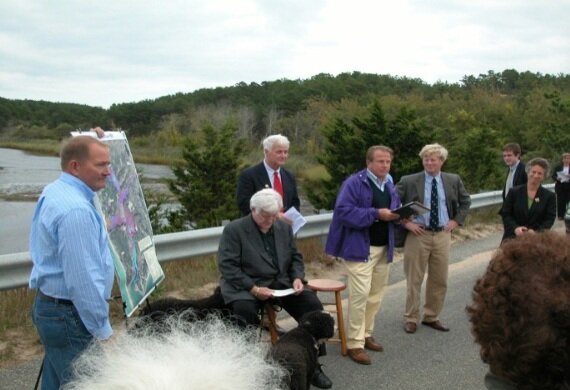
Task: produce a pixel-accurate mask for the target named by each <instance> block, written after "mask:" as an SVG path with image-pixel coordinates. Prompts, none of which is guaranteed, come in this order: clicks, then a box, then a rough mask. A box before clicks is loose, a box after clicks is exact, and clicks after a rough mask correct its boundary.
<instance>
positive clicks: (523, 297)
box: [466, 232, 570, 390]
mask: <svg viewBox="0 0 570 390" xmlns="http://www.w3.org/2000/svg"><path fill="white" fill-rule="evenodd" d="M466 310H467V313H468V316H469V320H470V321H471V324H472V333H473V335H474V337H475V341H476V342H477V343H478V344H479V345H480V346H481V351H480V354H481V358H482V360H483V361H484V362H485V363H487V364H488V365H489V369H490V370H489V373H488V374H487V375H486V376H485V386H486V388H487V389H523V390H524V389H535V390H536V389H538V390H540V389H545V390H546V389H548V390H554V389H570V239H569V238H567V236H566V235H563V234H560V233H556V232H546V233H542V234H534V235H522V236H520V237H517V238H515V239H513V240H508V241H506V242H505V243H503V245H502V246H501V248H500V249H499V250H497V252H496V253H495V254H494V256H493V258H492V260H491V262H490V263H489V266H488V267H487V271H486V272H485V274H484V275H483V276H482V277H481V278H479V279H478V280H477V282H476V283H475V286H474V288H473V303H472V304H471V305H470V306H468V307H467V308H466Z"/></svg>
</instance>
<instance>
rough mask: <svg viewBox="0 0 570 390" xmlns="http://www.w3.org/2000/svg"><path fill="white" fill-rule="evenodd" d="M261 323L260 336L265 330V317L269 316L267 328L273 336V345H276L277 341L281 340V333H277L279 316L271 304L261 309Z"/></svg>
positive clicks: (266, 304)
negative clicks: (262, 330)
mask: <svg viewBox="0 0 570 390" xmlns="http://www.w3.org/2000/svg"><path fill="white" fill-rule="evenodd" d="M260 311H261V322H260V323H259V326H260V335H261V329H263V326H264V322H263V317H264V315H266V316H267V327H268V330H269V334H270V335H271V344H275V343H276V342H277V340H279V332H278V331H277V316H276V314H275V309H274V308H273V305H272V304H271V303H268V302H266V303H265V304H264V305H263V306H262V307H261V310H260Z"/></svg>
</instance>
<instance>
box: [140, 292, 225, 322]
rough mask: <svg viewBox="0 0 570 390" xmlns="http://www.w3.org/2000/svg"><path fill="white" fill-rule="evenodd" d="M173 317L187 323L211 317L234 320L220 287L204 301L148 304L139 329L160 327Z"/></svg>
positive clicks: (184, 300)
mask: <svg viewBox="0 0 570 390" xmlns="http://www.w3.org/2000/svg"><path fill="white" fill-rule="evenodd" d="M172 315H181V316H182V318H183V319H184V320H186V321H199V320H204V319H205V318H206V317H208V316H211V315H215V316H218V317H220V318H222V319H224V320H227V319H232V318H233V316H232V314H231V311H230V309H229V307H228V306H227V305H226V304H225V303H224V299H223V297H222V293H221V290H220V287H219V286H218V287H216V289H215V290H214V293H213V294H212V295H210V296H209V297H206V298H202V299H178V298H161V299H158V300H156V301H154V302H152V303H147V305H146V306H144V307H143V309H142V310H141V313H140V318H139V321H138V322H137V327H142V326H148V325H152V326H155V327H159V326H160V325H161V324H164V323H165V322H166V321H168V318H169V317H171V316H172Z"/></svg>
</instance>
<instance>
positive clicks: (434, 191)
mask: <svg viewBox="0 0 570 390" xmlns="http://www.w3.org/2000/svg"><path fill="white" fill-rule="evenodd" d="M447 154H448V152H447V149H445V148H444V147H443V146H441V145H439V144H431V145H425V146H424V147H423V148H422V150H421V151H420V154H419V155H420V158H421V159H422V163H423V166H424V171H422V172H418V173H415V174H412V175H407V176H404V177H402V178H401V179H400V182H399V183H398V185H397V188H398V192H399V193H400V197H401V199H402V203H404V204H406V203H409V202H413V201H417V202H419V203H421V204H423V205H424V206H426V207H427V208H429V209H430V211H429V212H427V213H425V214H422V215H418V216H416V217H415V218H414V219H413V220H411V221H406V222H405V223H404V224H403V225H404V227H405V228H406V229H408V230H409V231H410V233H412V234H408V236H407V237H406V243H405V245H404V273H405V275H406V287H407V293H406V312H405V314H404V318H405V323H404V331H405V332H406V333H415V332H416V327H417V322H418V320H419V319H420V292H421V289H422V284H423V281H424V275H425V274H426V270H427V284H426V289H425V294H426V298H425V304H424V313H423V320H422V324H423V325H426V326H429V327H431V328H432V329H435V330H438V331H442V332H447V331H449V328H448V327H447V326H445V325H444V324H443V323H442V322H441V321H440V320H439V315H440V313H441V311H442V309H443V303H444V301H445V294H446V292H447V272H448V266H449V264H448V263H449V248H450V246H451V232H452V231H453V229H455V228H456V227H457V226H459V225H462V224H463V222H464V221H465V218H466V217H467V212H468V211H469V206H470V205H471V198H470V197H469V194H468V193H467V191H466V190H465V187H464V186H463V182H462V181H461V178H460V177H459V176H458V175H456V174H453V173H446V172H442V171H441V168H442V167H443V164H444V163H445V160H446V159H447Z"/></svg>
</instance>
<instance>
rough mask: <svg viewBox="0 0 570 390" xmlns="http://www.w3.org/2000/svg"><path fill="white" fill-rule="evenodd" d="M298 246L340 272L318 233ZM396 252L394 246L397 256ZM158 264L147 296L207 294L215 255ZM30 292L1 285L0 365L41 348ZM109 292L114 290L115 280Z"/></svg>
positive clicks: (486, 223) (493, 214)
mask: <svg viewBox="0 0 570 390" xmlns="http://www.w3.org/2000/svg"><path fill="white" fill-rule="evenodd" d="M498 222H499V218H498V215H497V209H496V208H490V209H487V210H484V211H483V210H480V211H476V212H473V213H471V215H470V216H469V223H468V226H467V227H465V228H460V229H458V230H457V231H456V232H455V233H454V241H455V242H460V241H465V240H470V239H477V238H481V237H483V236H486V235H487V234H490V233H493V232H495V231H498V230H501V229H502V225H500V224H499V223H498ZM298 246H299V250H300V251H301V253H303V255H304V258H305V268H306V273H307V277H308V278H315V277H321V278H322V277H324V278H335V277H338V276H339V275H340V274H341V273H342V272H343V270H342V267H341V266H340V265H339V263H338V262H336V261H335V260H334V259H332V258H330V257H329V256H327V255H325V254H324V252H323V242H322V240H321V239H320V238H313V239H306V240H300V241H299V243H298ZM401 258H402V254H401V249H399V250H398V251H397V254H396V261H398V260H400V259H401ZM162 268H163V270H164V272H165V275H166V278H165V280H164V281H163V283H161V284H160V285H159V286H158V288H157V290H156V291H155V292H154V293H153V295H152V296H151V300H152V299H156V298H158V297H162V296H174V297H179V298H199V297H204V296H207V295H208V294H210V293H211V292H212V291H213V289H214V288H215V286H216V285H217V283H218V278H219V273H218V270H217V263H216V257H215V256H214V255H211V256H204V257H200V258H195V259H189V260H185V261H176V262H169V263H165V264H162ZM34 295H35V293H34V291H32V290H29V289H27V288H20V289H15V290H7V291H0V367H9V366H13V365H17V364H18V363H22V362H25V361H28V360H31V359H34V358H38V357H40V356H41V354H42V352H43V349H42V346H41V344H40V342H39V339H38V336H37V333H36V331H35V328H34V326H33V324H32V322H31V318H30V310H31V306H32V302H33V299H34ZM113 295H114V296H118V295H119V292H118V289H117V288H116V286H115V288H114V291H113ZM135 315H136V313H135ZM111 317H112V323H113V326H114V327H119V328H120V327H122V326H123V325H124V322H125V319H124V315H123V312H122V305H121V303H120V300H117V301H114V302H113V303H112V304H111Z"/></svg>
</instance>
